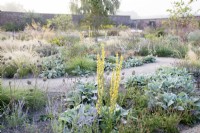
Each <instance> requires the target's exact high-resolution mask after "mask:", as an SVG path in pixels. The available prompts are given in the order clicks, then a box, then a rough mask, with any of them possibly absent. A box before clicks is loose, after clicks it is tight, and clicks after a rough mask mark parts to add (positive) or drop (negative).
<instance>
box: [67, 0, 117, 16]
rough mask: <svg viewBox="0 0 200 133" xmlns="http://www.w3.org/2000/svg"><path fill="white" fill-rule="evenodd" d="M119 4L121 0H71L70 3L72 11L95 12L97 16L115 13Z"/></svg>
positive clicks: (75, 12)
mask: <svg viewBox="0 0 200 133" xmlns="http://www.w3.org/2000/svg"><path fill="white" fill-rule="evenodd" d="M119 6H120V1H119V0H71V3H70V9H71V12H72V13H74V14H93V15H95V16H107V15H109V14H115V13H116V11H117V9H118V8H119Z"/></svg>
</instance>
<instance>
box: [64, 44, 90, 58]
mask: <svg viewBox="0 0 200 133" xmlns="http://www.w3.org/2000/svg"><path fill="white" fill-rule="evenodd" d="M87 51H88V47H87V46H86V45H82V44H78V43H77V44H74V45H71V46H70V47H67V49H66V51H65V54H66V55H64V56H65V58H69V59H71V58H75V57H77V56H80V57H83V56H85V55H86V54H87Z"/></svg>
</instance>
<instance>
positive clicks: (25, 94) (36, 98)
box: [0, 87, 46, 111]
mask: <svg viewBox="0 0 200 133" xmlns="http://www.w3.org/2000/svg"><path fill="white" fill-rule="evenodd" d="M0 99H1V100H0V107H1V108H2V107H4V106H8V105H9V104H10V102H12V103H15V102H16V101H18V100H24V102H25V104H24V107H25V108H26V109H29V110H30V111H34V110H39V109H41V108H42V107H44V106H45V103H46V96H45V94H44V92H43V91H41V90H39V89H34V88H33V87H31V88H30V89H25V90H24V89H18V90H17V91H16V90H14V88H10V89H9V88H3V89H2V91H1V92H0Z"/></svg>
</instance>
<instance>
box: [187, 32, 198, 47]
mask: <svg viewBox="0 0 200 133" xmlns="http://www.w3.org/2000/svg"><path fill="white" fill-rule="evenodd" d="M199 38H200V30H196V31H193V32H190V33H189V34H188V36H187V39H188V41H190V42H192V43H193V44H194V45H199V44H200V39H199Z"/></svg>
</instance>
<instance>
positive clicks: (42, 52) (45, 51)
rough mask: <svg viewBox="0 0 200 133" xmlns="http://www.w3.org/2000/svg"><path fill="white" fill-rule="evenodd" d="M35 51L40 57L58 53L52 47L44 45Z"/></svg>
mask: <svg viewBox="0 0 200 133" xmlns="http://www.w3.org/2000/svg"><path fill="white" fill-rule="evenodd" d="M35 51H36V52H37V53H38V54H40V56H43V57H46V56H51V55H55V54H57V53H58V49H57V48H56V47H55V46H53V45H44V46H41V47H37V48H36V49H35Z"/></svg>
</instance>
